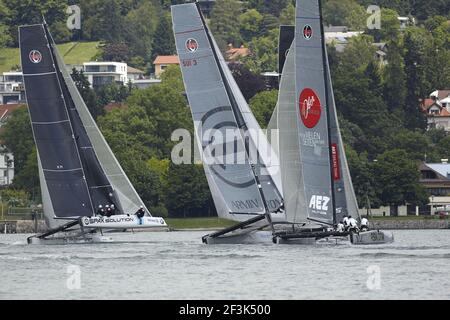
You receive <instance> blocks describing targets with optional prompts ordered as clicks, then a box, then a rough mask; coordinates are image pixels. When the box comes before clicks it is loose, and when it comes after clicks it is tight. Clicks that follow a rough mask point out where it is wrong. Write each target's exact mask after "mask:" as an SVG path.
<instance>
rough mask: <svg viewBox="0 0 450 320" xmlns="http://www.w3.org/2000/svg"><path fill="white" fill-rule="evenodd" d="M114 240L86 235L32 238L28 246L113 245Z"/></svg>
mask: <svg viewBox="0 0 450 320" xmlns="http://www.w3.org/2000/svg"><path fill="white" fill-rule="evenodd" d="M112 242H114V240H113V239H112V238H111V237H107V236H103V235H101V234H86V235H84V236H75V237H74V236H65V237H64V236H60V237H49V238H42V239H41V238H37V237H31V238H29V239H28V244H32V245H66V244H91V243H92V244H93V243H112Z"/></svg>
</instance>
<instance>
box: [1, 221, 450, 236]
mask: <svg viewBox="0 0 450 320" xmlns="http://www.w3.org/2000/svg"><path fill="white" fill-rule="evenodd" d="M191 221H192V220H191V219H186V224H185V225H180V224H179V223H178V224H176V225H171V224H170V219H169V223H168V225H169V228H168V229H166V230H145V231H144V230H139V232H189V231H191V232H192V231H194V232H195V231H203V232H212V231H217V230H220V229H223V228H224V227H226V225H224V223H223V222H221V221H219V220H218V221H217V224H216V225H211V220H208V222H207V223H204V226H202V221H201V219H196V224H195V226H193V225H191V223H189V222H191ZM205 221H206V220H205ZM227 224H228V223H227ZM5 225H6V232H5ZM370 226H371V229H380V230H445V229H450V220H449V219H430V218H423V219H417V218H414V219H407V218H403V219H395V218H387V219H380V218H373V219H370ZM45 231H47V228H46V225H45V222H44V221H42V220H40V221H38V224H37V232H36V231H35V223H34V221H32V220H7V221H0V233H17V234H30V233H41V232H45ZM136 231H137V230H136ZM136 231H135V232H136Z"/></svg>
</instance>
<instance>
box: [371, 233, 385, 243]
mask: <svg viewBox="0 0 450 320" xmlns="http://www.w3.org/2000/svg"><path fill="white" fill-rule="evenodd" d="M370 238H371V239H372V241H384V233H381V232H377V233H372V234H371V235H370Z"/></svg>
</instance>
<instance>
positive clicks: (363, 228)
mask: <svg viewBox="0 0 450 320" xmlns="http://www.w3.org/2000/svg"><path fill="white" fill-rule="evenodd" d="M361 231H369V220H367V219H366V218H362V219H361Z"/></svg>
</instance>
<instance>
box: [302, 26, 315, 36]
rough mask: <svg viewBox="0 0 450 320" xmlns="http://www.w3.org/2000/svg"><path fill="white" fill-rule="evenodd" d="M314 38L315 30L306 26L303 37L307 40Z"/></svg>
mask: <svg viewBox="0 0 450 320" xmlns="http://www.w3.org/2000/svg"><path fill="white" fill-rule="evenodd" d="M312 36H313V29H312V28H311V26H310V25H309V24H307V25H306V26H304V27H303V37H304V38H305V39H306V40H309V39H311V38H312Z"/></svg>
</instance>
